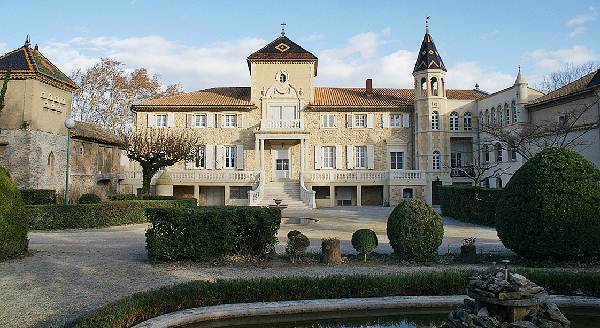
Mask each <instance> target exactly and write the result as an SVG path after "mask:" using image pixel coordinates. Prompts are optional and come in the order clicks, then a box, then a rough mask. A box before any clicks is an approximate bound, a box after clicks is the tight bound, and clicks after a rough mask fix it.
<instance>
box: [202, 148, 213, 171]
mask: <svg viewBox="0 0 600 328" xmlns="http://www.w3.org/2000/svg"><path fill="white" fill-rule="evenodd" d="M214 151H215V145H206V148H205V151H204V156H205V157H206V158H205V159H204V163H206V169H207V170H212V169H213V167H214V163H215V156H214Z"/></svg>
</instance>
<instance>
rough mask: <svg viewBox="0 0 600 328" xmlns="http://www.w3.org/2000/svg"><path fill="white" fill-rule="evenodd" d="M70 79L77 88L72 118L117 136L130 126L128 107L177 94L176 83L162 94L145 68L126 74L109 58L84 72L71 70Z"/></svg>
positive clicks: (158, 82)
mask: <svg viewBox="0 0 600 328" xmlns="http://www.w3.org/2000/svg"><path fill="white" fill-rule="evenodd" d="M71 78H72V79H73V80H74V81H75V82H76V83H77V84H78V85H79V87H80V88H79V90H77V91H76V92H75V94H74V98H73V109H74V117H75V118H77V119H79V120H81V121H86V122H92V123H96V124H99V125H102V126H103V127H105V128H107V129H109V130H110V131H112V132H115V133H118V134H122V133H125V132H127V130H129V129H130V128H131V127H132V124H131V123H132V120H133V113H132V112H131V111H130V107H131V105H132V104H134V103H139V102H142V101H144V100H146V99H151V98H157V97H161V96H165V95H173V94H177V93H180V92H181V87H180V86H179V85H177V84H172V85H168V86H166V88H165V90H164V91H163V90H162V83H161V81H160V79H159V77H158V76H157V75H154V76H149V75H148V71H147V70H146V69H145V68H138V69H135V70H133V71H131V72H129V73H128V72H126V70H125V68H124V65H123V64H122V63H121V62H119V61H116V60H113V59H110V58H102V59H100V62H98V63H97V64H96V65H94V66H92V67H90V68H89V69H87V70H77V71H75V72H74V73H73V74H72V76H71Z"/></svg>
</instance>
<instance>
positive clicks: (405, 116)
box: [402, 113, 410, 128]
mask: <svg viewBox="0 0 600 328" xmlns="http://www.w3.org/2000/svg"><path fill="white" fill-rule="evenodd" d="M402 127H403V128H409V127H410V114H409V113H402Z"/></svg>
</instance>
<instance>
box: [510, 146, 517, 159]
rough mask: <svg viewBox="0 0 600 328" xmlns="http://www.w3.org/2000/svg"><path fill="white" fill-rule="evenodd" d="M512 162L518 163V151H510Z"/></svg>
mask: <svg viewBox="0 0 600 328" xmlns="http://www.w3.org/2000/svg"><path fill="white" fill-rule="evenodd" d="M510 160H511V161H513V162H516V161H517V151H516V150H515V149H514V148H513V149H511V150H510Z"/></svg>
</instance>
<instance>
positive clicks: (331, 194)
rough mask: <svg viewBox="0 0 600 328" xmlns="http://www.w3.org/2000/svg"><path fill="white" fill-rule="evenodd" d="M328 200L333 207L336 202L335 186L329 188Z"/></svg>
mask: <svg viewBox="0 0 600 328" xmlns="http://www.w3.org/2000/svg"><path fill="white" fill-rule="evenodd" d="M329 200H330V201H331V206H332V207H333V206H335V205H336V200H335V186H329Z"/></svg>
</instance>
